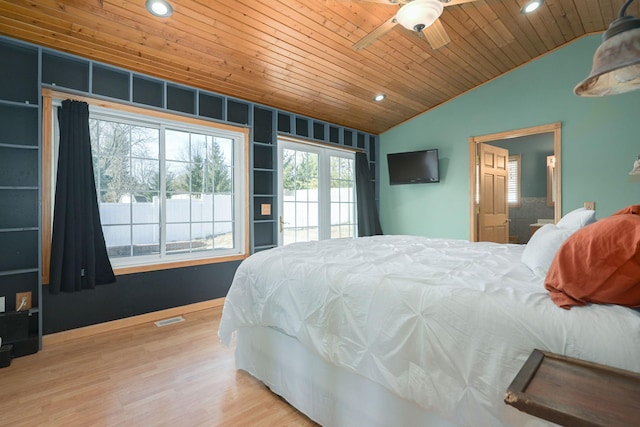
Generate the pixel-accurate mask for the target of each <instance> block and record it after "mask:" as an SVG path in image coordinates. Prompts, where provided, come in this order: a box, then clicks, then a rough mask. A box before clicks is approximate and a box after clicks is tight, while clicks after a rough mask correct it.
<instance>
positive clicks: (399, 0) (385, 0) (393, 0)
mask: <svg viewBox="0 0 640 427" xmlns="http://www.w3.org/2000/svg"><path fill="white" fill-rule="evenodd" d="M347 1H355V2H356V3H382V4H404V3H406V2H407V0H347ZM452 1H453V0H452ZM467 1H475V0H467Z"/></svg>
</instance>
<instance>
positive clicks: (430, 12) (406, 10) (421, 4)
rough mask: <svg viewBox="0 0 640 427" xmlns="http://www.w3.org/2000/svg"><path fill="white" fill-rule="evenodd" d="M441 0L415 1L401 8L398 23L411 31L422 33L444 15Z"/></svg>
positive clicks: (397, 17)
mask: <svg viewBox="0 0 640 427" xmlns="http://www.w3.org/2000/svg"><path fill="white" fill-rule="evenodd" d="M443 8H444V7H443V6H442V3H441V2H440V1H439V0H413V1H412V2H410V3H407V4H405V5H404V6H402V7H401V8H400V10H399V11H398V13H397V14H396V21H397V22H398V24H400V25H402V26H403V27H405V28H406V29H408V30H411V31H422V30H423V29H424V28H426V27H428V26H430V25H431V24H433V23H434V21H435V20H436V19H438V18H439V17H440V15H442V10H443Z"/></svg>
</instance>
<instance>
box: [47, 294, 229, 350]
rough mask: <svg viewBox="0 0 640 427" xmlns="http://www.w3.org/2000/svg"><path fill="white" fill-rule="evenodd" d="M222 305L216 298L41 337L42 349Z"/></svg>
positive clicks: (221, 300)
mask: <svg viewBox="0 0 640 427" xmlns="http://www.w3.org/2000/svg"><path fill="white" fill-rule="evenodd" d="M223 304H224V298H217V299H212V300H208V301H202V302H197V303H195V304H189V305H182V306H180V307H174V308H168V309H166V310H160V311H154V312H151V313H145V314H141V315H138V316H132V317H127V318H125V319H118V320H112V321H110V322H104V323H98V324H96V325H90V326H85V327H82V328H77V329H70V330H68V331H63V332H57V333H55V334H49V335H44V336H43V337H42V347H43V348H44V347H46V346H47V345H51V344H57V343H61V342H66V341H70V340H74V339H77V338H83V337H88V336H91V335H95V334H100V333H102V332H108V331H114V330H116V329H122V328H126V327H129V326H135V325H141V324H143V323H149V322H155V321H156V320H161V319H164V318H167V317H173V316H180V315H182V314H186V313H192V312H194V311H200V310H206V309H208V308H215V307H221V306H222V305H223Z"/></svg>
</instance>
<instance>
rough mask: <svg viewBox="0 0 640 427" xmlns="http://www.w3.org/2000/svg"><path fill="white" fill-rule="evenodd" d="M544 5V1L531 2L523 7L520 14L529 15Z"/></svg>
mask: <svg viewBox="0 0 640 427" xmlns="http://www.w3.org/2000/svg"><path fill="white" fill-rule="evenodd" d="M542 3H544V0H529V1H528V2H527V3H525V5H524V6H522V9H520V13H524V14H525V15H526V14H527V13H531V12H533V11H535V10H538V8H539V7H540V6H542Z"/></svg>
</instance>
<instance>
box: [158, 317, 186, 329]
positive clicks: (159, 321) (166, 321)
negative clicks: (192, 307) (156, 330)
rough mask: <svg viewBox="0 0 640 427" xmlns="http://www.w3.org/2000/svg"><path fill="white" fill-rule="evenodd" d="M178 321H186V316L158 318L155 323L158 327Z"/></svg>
mask: <svg viewBox="0 0 640 427" xmlns="http://www.w3.org/2000/svg"><path fill="white" fill-rule="evenodd" d="M178 322H184V317H182V316H176V317H171V318H169V319H164V320H158V321H157V322H155V324H156V326H157V327H160V326H167V325H172V324H174V323H178Z"/></svg>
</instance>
